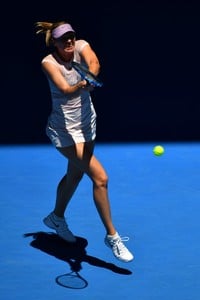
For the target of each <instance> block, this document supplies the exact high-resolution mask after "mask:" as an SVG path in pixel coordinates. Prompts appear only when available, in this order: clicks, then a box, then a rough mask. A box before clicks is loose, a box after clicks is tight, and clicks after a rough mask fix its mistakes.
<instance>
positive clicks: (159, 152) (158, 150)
mask: <svg viewBox="0 0 200 300" xmlns="http://www.w3.org/2000/svg"><path fill="white" fill-rule="evenodd" d="M164 152H165V149H164V147H163V146H161V145H157V146H155V147H154V148H153V153H154V154H155V155H156V156H161V155H163V153H164Z"/></svg>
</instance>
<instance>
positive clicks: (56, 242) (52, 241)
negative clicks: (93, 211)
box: [24, 232, 132, 275]
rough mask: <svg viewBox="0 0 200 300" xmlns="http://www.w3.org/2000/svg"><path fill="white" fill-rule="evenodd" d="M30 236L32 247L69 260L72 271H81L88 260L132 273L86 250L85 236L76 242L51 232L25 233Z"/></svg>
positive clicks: (25, 235)
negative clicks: (67, 240)
mask: <svg viewBox="0 0 200 300" xmlns="http://www.w3.org/2000/svg"><path fill="white" fill-rule="evenodd" d="M30 236H31V237H32V238H33V240H32V241H31V243H30V245H31V246H32V247H34V248H36V249H39V250H41V251H43V252H45V253H47V254H49V255H52V256H54V257H56V258H58V259H60V260H63V261H64V262H67V263H68V264H69V266H70V268H71V271H72V272H76V273H77V272H79V271H80V270H81V269H82V266H81V263H82V262H87V263H88V264H90V265H93V266H95V267H99V268H104V269H108V270H110V271H112V272H115V273H118V274H122V275H130V274H132V272H131V271H130V270H128V269H124V268H120V267H118V266H116V265H114V264H112V263H108V262H106V261H104V260H101V259H99V258H97V257H94V256H91V255H88V254H87V252H86V250H85V248H86V247H87V245H88V242H87V240H86V239H85V238H82V237H76V238H77V241H76V243H67V242H65V241H64V240H63V239H61V238H60V237H59V236H58V235H57V234H55V233H51V232H50V233H47V232H33V233H26V234H24V237H30Z"/></svg>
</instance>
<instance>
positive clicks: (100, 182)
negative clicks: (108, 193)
mask: <svg viewBox="0 0 200 300" xmlns="http://www.w3.org/2000/svg"><path fill="white" fill-rule="evenodd" d="M93 182H94V185H95V186H96V187H97V188H101V187H104V188H107V186H108V176H107V174H105V173H100V174H98V176H97V177H96V178H95V179H94V180H93Z"/></svg>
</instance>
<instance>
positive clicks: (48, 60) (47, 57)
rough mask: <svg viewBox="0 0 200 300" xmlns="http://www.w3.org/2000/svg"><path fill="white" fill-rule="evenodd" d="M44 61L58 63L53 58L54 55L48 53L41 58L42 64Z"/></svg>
mask: <svg viewBox="0 0 200 300" xmlns="http://www.w3.org/2000/svg"><path fill="white" fill-rule="evenodd" d="M45 62H49V63H52V64H54V65H58V62H57V61H56V59H55V58H54V56H53V55H52V54H49V55H47V56H45V57H44V58H43V59H42V62H41V63H42V64H43V63H45Z"/></svg>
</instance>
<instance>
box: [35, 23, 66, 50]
mask: <svg viewBox="0 0 200 300" xmlns="http://www.w3.org/2000/svg"><path fill="white" fill-rule="evenodd" d="M65 23H66V22H65V21H60V22H55V23H50V22H36V23H35V27H36V30H37V31H36V34H38V33H43V34H45V43H46V46H50V45H51V44H52V36H51V32H52V30H53V29H55V28H56V27H58V26H60V25H62V24H65Z"/></svg>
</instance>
